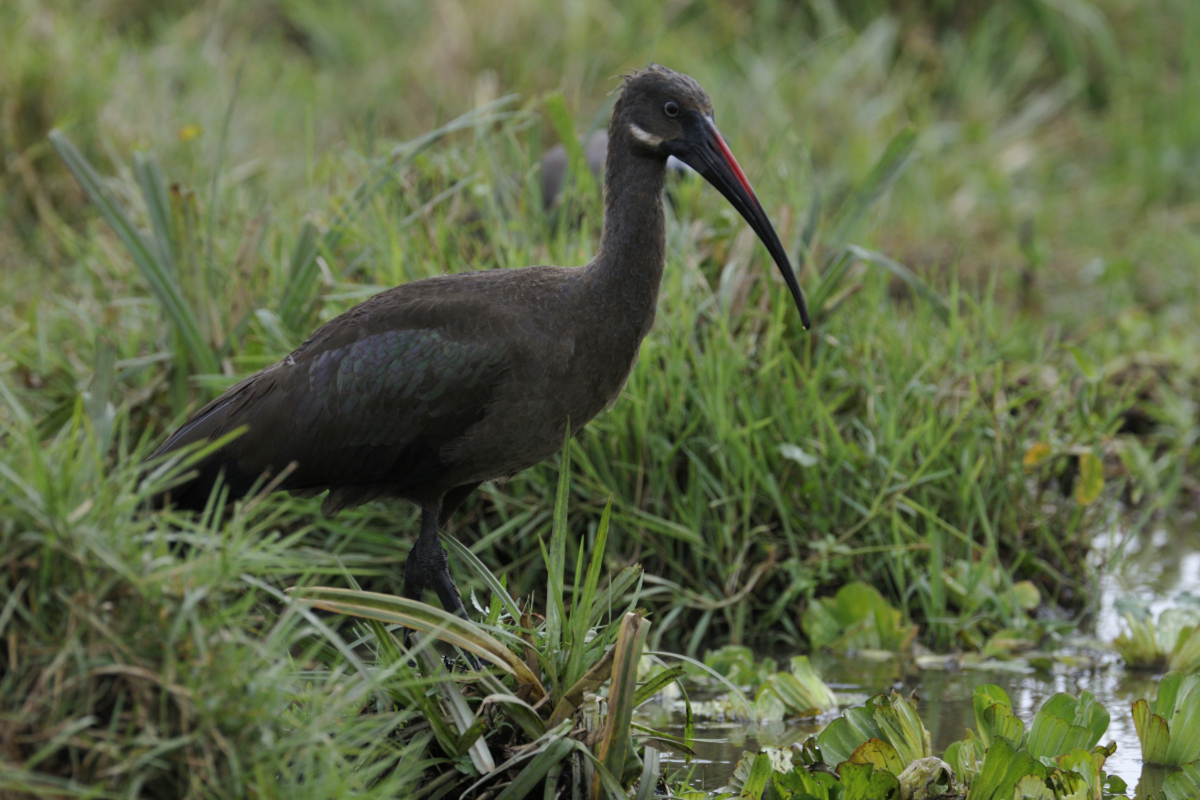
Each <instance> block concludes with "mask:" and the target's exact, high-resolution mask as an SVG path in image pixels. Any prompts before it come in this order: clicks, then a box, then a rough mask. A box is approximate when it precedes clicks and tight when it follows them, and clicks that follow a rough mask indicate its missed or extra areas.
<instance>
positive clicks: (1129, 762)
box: [643, 517, 1200, 791]
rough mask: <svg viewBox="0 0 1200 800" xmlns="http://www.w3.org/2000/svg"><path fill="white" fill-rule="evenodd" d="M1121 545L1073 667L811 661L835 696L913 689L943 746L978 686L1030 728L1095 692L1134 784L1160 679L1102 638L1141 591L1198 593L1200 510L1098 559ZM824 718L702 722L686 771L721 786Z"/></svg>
mask: <svg viewBox="0 0 1200 800" xmlns="http://www.w3.org/2000/svg"><path fill="white" fill-rule="evenodd" d="M1122 546H1123V550H1124V556H1123V558H1119V559H1118V558H1109V559H1108V561H1109V562H1110V564H1109V565H1104V566H1102V567H1101V568H1102V572H1101V579H1100V583H1099V586H1100V593H1101V600H1100V604H1099V610H1098V613H1097V615H1096V618H1095V623H1094V625H1093V626H1091V628H1092V631H1091V632H1089V635H1088V636H1087V637H1086V638H1085V637H1080V638H1079V639H1078V640H1076V641H1074V642H1072V643H1071V646H1070V647H1068V648H1066V650H1067V652H1070V653H1073V654H1075V655H1077V656H1078V659H1077V661H1076V662H1075V663H1073V664H1072V663H1060V664H1058V665H1056V666H1055V667H1053V668H1049V669H1040V670H1035V669H1033V668H1031V667H1028V666H1024V665H1013V666H1010V667H1007V668H1000V669H974V668H972V669H958V670H953V671H944V670H914V669H905V667H904V666H903V665H900V664H897V663H895V662H884V663H874V664H872V663H861V662H856V661H854V660H853V659H848V658H834V657H830V656H821V655H817V656H814V657H812V661H813V663H814V665H815V666H816V667H817V669H818V670H819V671H820V673H821V675H822V676H823V677H824V678H825V680H826V681H828V682H829V683H830V684H831V685H832V686H833V687H834V689H835V690H836V691H838V692H839V693H845V692H850V693H861V696H860V697H858V698H856V699H851V700H850V702H851V703H861V702H862V699H864V698H865V696H867V695H870V694H875V693H878V692H886V691H889V690H891V689H897V690H900V691H902V692H904V693H908V692H909V691H915V692H916V693H917V697H918V710H919V712H920V715H921V719H922V720H923V721H924V723H925V726H926V727H927V728H928V729H929V732H930V735H931V737H932V739H933V746H934V749H935V751H936V752H938V753H941V752H942V751H943V750H944V749H945V748H946V746H947V745H949V744H950V743H951V742H954V741H957V740H959V739H961V738H962V737H963V733H964V731H965V730H966V729H967V728H969V727H974V711H973V709H972V706H971V693H972V691H973V689H974V687H975V686H977V685H979V684H981V683H995V684H998V685H999V686H1001V687H1003V688H1004V690H1005V691H1006V692H1008V696H1009V698H1010V699H1011V700H1012V703H1013V710H1014V712H1015V713H1016V714H1017V716H1018V717H1019V718H1020V719H1022V720H1024V721H1025V723H1026V724H1027V725H1028V724H1029V723H1030V722H1031V721H1032V719H1033V715H1034V714H1035V713H1036V712H1037V710H1038V708H1040V707H1041V705H1042V703H1043V702H1044V701H1045V700H1046V698H1048V697H1049V696H1051V695H1052V694H1054V693H1056V692H1068V693H1070V694H1073V695H1078V694H1079V693H1080V692H1083V691H1089V692H1091V693H1092V694H1094V695H1095V696H1096V698H1097V699H1098V700H1099V701H1100V702H1101V703H1103V704H1104V706H1105V708H1107V709H1108V712H1109V714H1110V715H1111V717H1112V721H1111V723H1110V724H1109V727H1108V731H1107V733H1106V734H1105V736H1104V738H1103V739H1102V742H1109V741H1113V742H1116V744H1117V752H1116V753H1115V754H1114V755H1113V756H1112V758H1110V759H1109V761H1108V763H1107V765H1106V770H1107V771H1108V772H1109V773H1110V774H1115V775H1118V776H1120V777H1121V778H1123V779H1124V780H1125V781H1126V782H1127V783H1128V784H1129V786H1130V790H1131V791H1132V789H1133V787H1134V785H1135V784H1136V783H1137V781H1138V776H1139V774H1140V773H1141V768H1142V765H1141V758H1140V754H1141V751H1140V748H1139V745H1138V740H1137V733H1136V732H1135V730H1134V727H1133V720H1132V718H1131V717H1130V711H1129V710H1130V706H1131V705H1132V704H1133V702H1134V701H1136V700H1138V699H1141V698H1143V697H1145V698H1152V697H1153V696H1154V694H1155V687H1156V686H1157V679H1158V677H1160V676H1157V675H1150V674H1146V673H1140V672H1134V671H1130V670H1126V669H1125V668H1124V667H1123V666H1122V665H1121V662H1120V659H1118V658H1117V657H1116V656H1115V655H1114V654H1112V653H1111V652H1109V651H1107V650H1106V649H1105V648H1103V645H1102V644H1100V643H1101V642H1105V641H1111V640H1112V639H1113V637H1115V636H1116V635H1117V634H1118V633H1120V632H1121V630H1122V624H1121V620H1120V616H1119V614H1118V613H1117V611H1116V609H1115V608H1114V603H1115V602H1116V600H1117V599H1118V598H1120V597H1122V596H1123V595H1129V594H1135V595H1137V596H1139V597H1141V598H1142V599H1143V600H1145V601H1147V602H1148V603H1149V604H1150V606H1151V608H1152V609H1153V610H1154V611H1155V612H1157V611H1160V610H1162V609H1164V608H1167V607H1169V606H1170V605H1171V601H1172V599H1173V598H1175V597H1176V596H1177V595H1179V594H1180V593H1182V592H1192V593H1198V592H1200V524H1198V523H1197V521H1196V519H1195V517H1191V518H1185V519H1182V520H1176V527H1175V528H1174V529H1173V530H1170V529H1166V528H1157V529H1149V530H1148V531H1147V532H1146V533H1145V534H1143V535H1141V536H1138V537H1129V540H1128V541H1122V539H1121V538H1120V536H1119V534H1114V535H1113V536H1112V537H1105V538H1103V539H1102V540H1101V541H1099V542H1097V551H1096V554H1097V558H1098V559H1102V558H1105V557H1106V555H1111V554H1113V552H1114V550H1115V549H1116V548H1120V547H1122ZM1097 564H1098V565H1099V561H1098V562H1097ZM783 661H786V659H781V662H783ZM1079 664H1083V665H1084V667H1083V668H1081V667H1080V666H1079ZM643 711H644V712H645V715H646V716H647V720H646V721H647V723H648V724H653V725H660V726H665V727H668V729H670V730H673V731H674V732H676V733H682V729H681V728H680V727H679V719H678V716H677V714H676V712H674V711H672V710H671V709H670V707H669V706H667V705H661V706H657V707H656V706H653V705H651V706H649V707H643ZM827 723H828V719H823V720H816V721H806V722H793V723H790V724H777V725H772V726H755V725H745V724H723V723H713V722H709V721H701V720H698V721H697V725H696V735H697V736H698V737H700V738H702V739H705V740H707V741H700V742H697V743H696V746H695V751H696V757H695V758H693V759H692V761H691V764H690V766H689V767H687V768H685V769H688V768H690V770H691V782H692V784H693V785H695V786H696V787H697V788H702V789H705V790H711V789H716V788H719V787H721V786H723V785H725V783H726V782H727V780H728V778H729V776H730V774H731V773H732V771H733V768H734V766H735V765H736V764H737V761H738V759H740V758H741V757H742V755H743V754H744V753H745V752H747V751H751V752H752V751H755V750H757V749H759V748H761V747H764V746H779V745H785V744H790V743H792V742H799V741H803V740H804V739H805V738H807V737H808V736H810V735H812V734H815V733H817V732H819V731H820V730H821V729H822V728H823V727H824V725H825V724H827ZM664 760H665V761H666V762H667V763H668V764H669V766H672V767H681V768H684V764H683V761H682V759H681V758H680V757H678V756H674V755H666V754H664Z"/></svg>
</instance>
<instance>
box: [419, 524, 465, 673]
mask: <svg viewBox="0 0 1200 800" xmlns="http://www.w3.org/2000/svg"><path fill="white" fill-rule="evenodd" d="M440 511H441V504H440V503H439V504H438V505H436V506H423V507H422V508H421V533H420V535H418V536H417V541H416V542H415V543H414V544H413V547H412V550H411V551H409V554H408V560H407V561H406V562H405V564H404V596H405V597H407V598H409V599H410V600H420V599H421V597H422V595H424V593H425V589H426V588H427V587H428V586H429V585H430V584H432V585H433V588H434V590H435V591H436V592H437V596H438V600H440V601H441V603H442V608H444V609H446V610H447V611H449V612H450V613H452V614H455V615H456V616H459V617H461V618H463V619H469V617H468V616H467V609H466V607H465V606H464V605H463V601H462V595H461V594H460V593H459V591H458V587H457V586H456V585H455V584H454V578H452V577H451V576H450V559H449V557H448V556H447V555H446V548H444V547H442V543H441V542H440V541H439V540H438V517H439V512H440ZM410 633H411V632H410V631H409V630H408V629H405V631H404V646H405V647H406V648H407V647H408V641H409V636H410ZM464 654H465V655H466V657H467V662H468V663H470V665H471V668H472V669H474V670H476V671H478V670H479V669H481V666H480V664H479V660H478V659H477V658H475V656H474V655H473V654H472V653H464Z"/></svg>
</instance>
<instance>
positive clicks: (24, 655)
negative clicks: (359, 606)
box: [0, 392, 418, 798]
mask: <svg viewBox="0 0 1200 800" xmlns="http://www.w3.org/2000/svg"><path fill="white" fill-rule="evenodd" d="M6 396H7V398H8V401H9V403H10V405H9V406H8V409H7V410H8V412H9V413H10V414H11V417H10V418H9V420H7V421H5V422H3V423H2V424H0V437H3V440H4V442H5V447H4V448H3V455H2V456H0V484H2V485H3V488H4V491H3V492H0V517H2V518H3V523H2V524H0V596H2V597H3V598H4V603H3V610H2V611H0V635H2V636H3V638H4V640H5V641H6V642H7V646H6V647H5V648H3V650H2V651H0V715H2V716H0V729H3V731H4V734H3V752H2V753H0V761H3V763H4V765H5V766H4V768H3V769H0V794H3V795H4V796H5V797H13V798H19V797H31V798H32V797H47V796H61V797H70V796H95V794H96V793H100V794H101V795H125V794H129V793H135V794H138V795H139V796H145V797H162V798H167V797H172V798H193V797H208V796H212V794H213V793H220V794H224V795H227V796H246V795H287V796H290V797H299V798H302V797H314V798H316V797H330V796H342V795H344V794H348V793H354V794H356V795H359V796H364V797H373V796H379V797H387V796H396V794H406V793H407V792H408V791H410V790H411V789H412V787H413V786H414V782H415V780H416V779H417V778H418V773H417V771H416V770H415V769H414V768H413V766H412V764H413V763H414V761H413V759H414V758H415V757H416V755H417V751H416V750H414V749H413V748H412V747H410V746H409V745H407V744H405V743H400V742H397V741H396V740H394V739H393V738H391V734H392V732H393V731H395V730H396V729H398V728H400V727H402V726H403V725H405V724H406V723H408V722H410V721H411V719H412V715H413V711H412V710H411V709H407V708H396V709H392V710H388V711H387V712H386V713H380V714H377V715H372V716H360V714H359V711H360V709H361V708H362V707H363V706H364V705H365V704H367V703H369V702H370V701H371V698H372V696H373V695H374V694H376V693H378V692H379V691H380V688H379V685H378V680H377V678H376V676H374V675H373V674H372V673H371V672H370V671H368V670H366V669H365V668H364V665H363V664H362V662H361V661H359V660H358V659H356V658H351V657H350V656H351V655H352V653H348V654H347V656H346V658H344V659H343V661H342V662H341V664H340V666H339V667H338V669H336V670H330V671H326V672H323V673H309V674H302V673H300V672H298V671H297V669H296V664H297V663H300V664H303V663H305V662H306V661H309V660H310V659H312V658H313V656H314V652H315V650H316V649H318V648H319V647H322V646H325V647H328V646H333V644H332V643H333V641H334V640H333V638H332V637H333V632H332V631H330V629H329V628H328V627H327V626H325V625H324V624H323V623H321V622H320V620H318V619H317V618H316V617H315V616H314V615H313V614H312V612H310V611H305V610H303V609H302V608H300V607H298V606H295V605H289V604H285V603H283V599H284V596H283V594H282V587H281V581H280V578H281V576H282V575H284V574H289V575H305V574H308V573H309V572H310V571H311V572H315V573H320V572H322V571H328V570H331V569H340V568H341V567H340V566H339V563H338V559H337V558H336V556H334V555H332V554H327V553H321V552H318V551H313V550H310V549H306V548H303V547H300V546H298V544H299V542H300V541H301V540H303V538H304V536H305V535H306V533H307V532H308V528H307V527H306V526H300V527H299V528H296V529H293V530H288V529H287V528H286V526H284V525H282V524H281V523H283V522H284V521H285V520H286V518H287V516H289V515H288V514H286V513H284V514H281V513H280V512H281V511H282V509H278V508H277V509H274V510H269V511H268V510H265V509H263V508H262V507H260V508H259V512H258V513H254V512H246V511H239V512H237V513H234V514H232V515H231V516H229V517H228V518H227V519H225V520H224V521H223V522H220V521H219V520H217V519H214V518H212V517H205V518H202V519H199V520H190V519H183V518H168V517H162V516H160V517H152V516H149V515H146V514H144V513H141V512H140V507H141V506H142V504H143V503H144V502H145V501H146V500H147V499H148V497H149V495H150V493H151V489H152V488H153V487H152V486H150V485H149V484H148V483H147V482H146V481H145V480H144V479H143V476H142V475H141V474H140V470H139V469H138V467H137V466H136V465H137V463H138V461H139V460H140V457H141V456H144V455H146V453H147V452H148V451H147V448H146V442H145V439H141V441H140V442H139V440H138V439H135V438H134V437H132V436H131V432H130V428H129V419H128V416H127V414H125V413H123V412H120V413H116V414H115V415H114V416H113V417H112V418H111V419H109V420H108V422H107V424H109V425H111V437H112V442H113V446H115V447H116V448H117V451H118V452H120V453H121V454H122V455H123V456H124V458H121V459H120V460H119V465H118V466H116V467H115V468H114V467H113V465H112V464H111V463H110V462H109V461H108V458H107V450H108V447H107V441H105V440H102V439H101V437H100V436H98V435H97V434H98V430H99V429H100V428H101V424H100V423H101V422H102V420H101V419H95V418H92V417H89V415H88V411H87V408H86V407H85V404H84V403H82V402H80V403H78V404H77V405H76V407H75V410H74V412H73V413H72V416H71V417H70V419H69V421H68V424H67V425H65V426H64V427H63V428H62V429H61V430H59V431H57V432H55V434H54V435H53V436H52V437H50V438H49V439H43V436H42V434H41V432H40V431H39V430H38V428H37V427H36V426H35V425H34V424H33V420H32V419H31V417H30V416H29V415H28V414H27V413H25V412H24V410H23V408H22V407H21V406H20V405H17V404H12V403H13V397H12V395H11V393H8V392H6ZM100 409H101V412H103V409H104V407H103V405H101V406H100ZM109 410H110V411H111V409H109ZM102 445H104V446H102ZM331 731H336V735H334V736H332V737H331V736H330V732H331Z"/></svg>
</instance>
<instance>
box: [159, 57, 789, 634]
mask: <svg viewBox="0 0 1200 800" xmlns="http://www.w3.org/2000/svg"><path fill="white" fill-rule="evenodd" d="M607 150H608V158H607V164H606V168H605V180H604V190H605V197H604V228H603V233H602V234H601V238H600V249H599V251H598V252H597V253H596V256H595V257H594V258H593V259H592V260H591V261H590V262H589V263H588V264H587V265H585V266H583V267H576V268H565V267H545V266H538V267H525V268H523V269H496V270H486V271H478V272H466V273H459V274H454V275H443V276H439V277H433V278H426V279H424V280H419V281H414V282H412V283H407V284H404V285H403V286H397V287H395V288H393V289H389V290H387V291H384V292H381V293H380V294H377V295H375V296H374V297H372V298H370V299H369V300H367V301H365V302H363V303H361V304H360V305H358V306H355V307H354V308H352V309H350V310H349V311H347V312H346V313H344V314H342V315H341V316H339V317H337V318H336V319H333V320H331V321H330V322H328V323H326V324H325V325H323V326H321V327H320V328H319V329H317V331H316V332H315V333H313V335H312V336H311V337H310V338H309V339H308V341H306V342H305V343H304V344H302V345H301V346H300V347H299V348H297V349H296V350H295V352H293V353H291V354H290V355H289V356H287V357H286V358H284V359H283V360H282V361H280V362H279V363H277V364H274V365H273V366H270V367H267V368H266V369H264V370H262V371H261V372H258V373H257V374H255V375H252V376H250V377H249V378H246V379H245V380H243V381H242V382H241V383H238V384H237V385H235V386H233V387H232V388H230V389H229V390H228V391H226V392H225V393H224V394H222V395H221V396H220V397H218V398H217V399H216V400H213V401H212V402H211V403H209V404H208V405H206V406H205V407H204V408H202V409H200V411H199V412H197V413H196V414H195V415H194V416H193V417H192V418H191V419H189V420H188V421H187V422H186V423H184V424H183V426H182V427H180V428H179V430H177V431H175V433H173V434H172V435H171V436H170V437H169V438H168V439H167V440H166V442H164V443H163V445H162V446H161V447H159V448H158V450H157V451H156V452H155V453H154V455H153V456H152V458H160V457H162V456H165V455H166V454H168V453H171V452H172V451H175V450H178V449H179V448H182V447H184V446H186V445H192V444H194V443H198V442H204V441H211V440H215V439H218V438H220V437H222V436H225V435H226V434H228V433H230V432H233V431H235V430H238V429H243V433H242V434H241V435H240V436H237V437H236V438H233V439H232V440H231V441H229V442H228V443H226V444H224V445H223V446H221V447H220V448H219V449H217V450H216V451H215V452H212V453H210V454H209V455H207V456H206V457H205V458H204V459H203V460H201V462H200V463H198V464H197V465H196V466H195V467H194V469H193V471H192V472H191V473H189V474H188V476H187V477H186V478H185V479H184V480H183V481H182V482H180V483H178V484H177V485H175V486H173V487H172V488H171V489H170V490H169V491H168V492H167V493H165V494H164V495H163V496H160V497H158V498H156V500H155V504H156V505H159V506H161V505H165V504H171V505H173V506H174V507H175V508H179V509H195V510H198V509H202V508H203V507H204V506H205V505H206V503H207V501H208V499H209V495H210V493H211V492H212V491H213V489H214V487H216V486H218V485H219V484H220V483H223V484H224V485H225V486H226V487H227V488H228V493H229V497H230V498H238V497H242V496H245V495H246V494H247V493H248V492H250V491H251V490H252V489H254V487H256V486H261V485H263V483H262V481H263V479H264V478H273V479H274V483H272V484H268V485H271V486H273V488H275V489H278V490H284V491H288V492H291V493H293V494H295V495H300V496H315V495H318V494H320V493H322V492H328V494H326V496H325V499H324V503H323V505H322V511H323V512H325V513H326V514H333V513H336V512H337V511H339V510H341V509H343V508H350V507H353V506H357V505H359V504H361V503H365V502H367V501H369V500H374V499H376V498H401V499H404V500H409V501H411V502H413V503H416V504H417V505H418V506H419V507H420V509H421V530H420V533H419V534H418V536H417V539H416V542H415V543H414V545H413V547H412V549H411V551H410V553H409V556H408V559H407V562H406V564H405V568H404V595H405V596H406V597H409V598H413V599H420V598H421V597H422V596H423V594H424V592H425V589H426V588H433V589H434V590H435V591H436V592H437V595H438V598H439V600H440V601H441V603H442V606H443V607H444V608H446V610H448V611H451V612H454V613H456V614H458V615H460V616H463V617H465V616H466V610H465V609H464V607H463V603H462V599H461V597H460V595H459V592H458V589H457V587H456V586H455V585H454V581H453V579H452V578H451V575H450V570H449V565H448V560H447V556H446V551H445V550H444V549H443V547H442V545H441V542H439V541H438V528H439V526H440V525H442V524H445V522H446V520H447V518H448V517H449V516H450V514H451V512H453V511H454V509H455V508H457V507H458V506H459V505H460V504H461V503H462V502H463V500H465V499H466V497H467V496H468V495H469V494H470V493H471V492H472V491H474V490H475V488H476V487H478V486H479V485H480V484H481V483H482V482H484V481H489V480H499V479H505V478H508V477H510V476H512V475H513V474H515V473H517V472H520V471H521V470H523V469H525V468H527V467H530V466H533V465H534V464H536V463H538V462H539V461H542V460H543V459H545V458H548V457H549V456H551V455H553V454H554V453H555V452H557V451H558V450H559V448H561V447H562V444H563V437H564V434H565V432H566V428H567V425H568V422H569V424H570V429H571V430H570V433H571V435H572V436H573V435H575V434H576V433H578V432H579V430H580V429H582V428H583V427H584V425H586V424H587V423H588V421H589V420H591V419H592V418H593V417H595V416H596V415H597V414H599V413H600V412H601V411H602V410H604V409H605V408H607V407H609V406H611V405H612V404H613V402H614V401H616V399H617V396H618V395H620V393H621V390H622V388H624V386H625V381H626V379H627V378H628V377H629V373H630V371H631V370H632V369H633V366H634V363H635V362H636V361H637V355H638V349H639V346H640V345H641V342H642V339H643V338H644V337H645V336H646V333H647V332H648V331H649V330H650V326H651V324H652V323H653V322H654V313H655V306H656V304H657V302H658V288H659V283H660V281H661V278H662V272H663V265H664V262H665V260H666V228H665V221H664V211H663V183H664V178H665V174H666V170H667V159H668V158H670V157H672V156H674V157H675V158H678V159H679V160H680V161H682V162H683V163H685V164H687V165H689V166H690V167H692V169H694V170H695V171H696V172H698V173H699V174H700V175H702V176H703V177H704V178H705V179H706V180H708V181H709V182H710V183H711V184H713V186H715V187H716V188H717V190H718V191H720V192H721V194H723V195H724V196H725V197H726V199H728V200H729V202H730V203H732V204H733V206H734V208H736V209H737V210H738V211H739V212H740V213H741V215H742V216H743V217H745V219H746V221H747V222H748V223H749V224H750V226H751V227H752V228H753V229H754V231H755V232H756V233H757V234H758V236H759V238H760V239H762V241H763V244H765V245H766V248H767V250H768V251H769V253H770V254H771V256H772V258H773V259H774V261H775V263H776V264H777V265H778V267H779V270H780V271H781V272H782V273H783V278H784V280H785V281H786V282H787V285H788V288H789V289H790V290H791V296H792V299H793V300H794V301H795V303H796V307H797V308H798V310H799V312H800V318H801V321H802V322H803V324H804V327H805V328H807V327H808V326H809V317H808V311H807V309H806V307H805V304H804V296H803V295H802V294H801V291H800V285H799V283H798V282H797V280H796V276H795V274H794V273H793V271H792V267H791V264H790V263H789V261H788V257H787V254H786V252H785V251H784V248H783V245H782V244H780V242H779V237H778V236H777V235H776V233H775V229H774V228H773V227H772V225H771V222H770V220H769V219H768V218H767V215H766V212H765V211H763V207H762V205H761V204H760V203H759V201H758V198H757V197H756V196H755V194H754V190H753V189H752V188H751V187H750V181H749V180H747V179H746V175H745V173H744V172H742V168H741V167H740V166H738V162H737V161H736V160H735V159H734V157H733V153H731V152H730V150H729V147H728V145H726V144H725V140H724V139H723V138H721V134H720V133H719V132H718V131H717V126H716V125H715V124H714V122H713V108H712V102H711V101H710V100H709V98H708V94H706V93H705V91H704V90H703V89H702V88H701V87H700V85H699V84H698V83H696V81H695V80H693V79H692V78H690V77H688V76H687V75H682V74H680V73H678V72H674V71H672V70H670V69H667V68H665V67H661V66H658V65H653V66H650V67H649V68H647V69H644V70H642V71H640V72H636V73H633V74H631V75H629V76H627V77H626V78H625V80H624V86H623V88H622V91H621V95H620V98H619V99H618V100H617V102H616V105H615V107H614V109H613V114H612V119H611V121H610V124H609V128H608V147H607Z"/></svg>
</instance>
